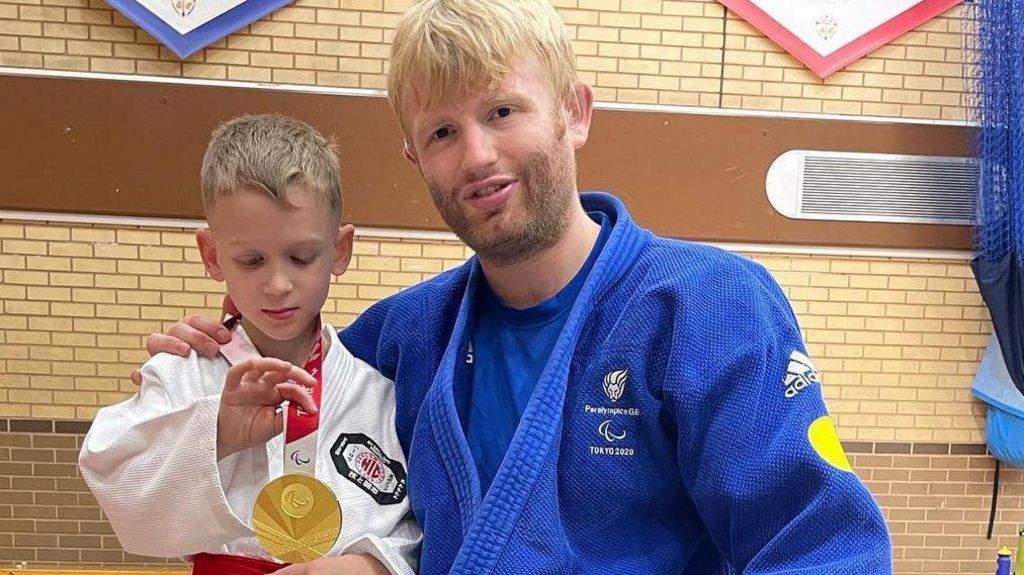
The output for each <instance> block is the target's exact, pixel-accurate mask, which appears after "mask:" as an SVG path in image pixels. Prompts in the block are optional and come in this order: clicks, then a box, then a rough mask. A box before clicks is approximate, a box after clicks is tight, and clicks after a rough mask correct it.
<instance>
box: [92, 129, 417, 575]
mask: <svg viewBox="0 0 1024 575" xmlns="http://www.w3.org/2000/svg"><path fill="white" fill-rule="evenodd" d="M339 172H340V168H339V165H338V161H337V157H336V155H335V151H334V147H333V145H332V144H331V142H330V141H329V140H327V139H326V138H324V137H323V136H322V135H321V134H319V133H318V132H317V131H316V130H314V129H313V128H312V127H310V126H309V125H307V124H304V123H302V122H299V121H297V120H294V119H291V118H287V117H284V116H280V115H263V116H244V117H241V118H236V119H234V120H231V121H229V122H227V123H225V124H223V125H222V126H220V127H218V128H217V129H216V130H215V131H214V133H213V137H212V139H211V142H210V144H209V147H208V149H207V151H206V155H205V157H204V159H203V168H202V193H203V207H204V210H205V213H206V217H207V221H208V224H209V229H203V230H199V231H198V232H197V234H196V239H197V243H198V245H199V251H200V254H201V256H202V260H203V263H204V265H205V266H206V269H207V271H208V272H209V274H210V275H211V276H212V277H213V278H214V279H215V280H217V281H220V282H225V283H226V284H227V291H228V295H229V296H230V299H231V301H232V302H233V303H234V305H235V306H236V307H237V309H238V311H239V312H240V321H238V322H237V323H238V326H237V327H235V338H236V342H237V340H238V339H239V338H240V340H241V341H242V342H244V343H246V344H251V345H252V346H253V347H255V349H256V350H258V352H259V355H261V356H262V358H258V359H250V360H246V361H243V362H241V363H237V364H236V365H234V366H231V365H230V364H229V362H228V361H227V359H225V358H224V357H215V358H212V359H210V358H203V357H200V356H198V355H197V354H196V353H194V352H193V353H191V354H190V355H189V356H187V357H178V356H174V355H169V354H159V355H156V356H154V357H153V358H152V359H151V360H150V361H149V362H147V363H146V365H145V366H144V367H143V370H142V373H143V378H144V382H143V385H142V386H141V388H140V390H139V393H137V394H136V395H135V396H133V397H132V398H130V399H128V400H127V401H124V402H122V403H119V404H117V405H113V406H110V407H107V408H104V409H102V410H100V412H99V413H98V414H97V416H96V420H95V422H94V423H93V425H92V428H91V430H90V432H89V434H88V435H87V437H86V438H85V442H84V445H83V447H82V452H81V457H80V461H79V463H80V466H81V469H82V475H83V477H84V478H85V480H86V482H87V483H88V485H89V487H90V489H92V491H93V493H94V494H95V495H96V498H97V500H98V501H99V503H100V504H101V506H102V507H103V510H104V512H105V513H106V514H107V516H108V517H109V519H110V522H111V524H112V525H113V527H114V531H115V532H116V533H117V536H118V538H119V539H120V541H121V544H122V545H123V546H124V548H125V549H126V550H127V551H129V552H132V553H137V554H141V555H153V556H164V557H167V556H188V557H190V558H191V559H192V560H193V561H194V572H196V573H199V572H214V571H216V572H218V573H231V572H239V573H240V572H243V571H244V570H247V569H250V568H258V569H262V571H263V572H272V571H277V569H278V568H281V567H284V566H283V565H279V564H275V563H273V562H272V561H269V560H270V559H271V558H270V556H269V555H268V554H267V553H265V552H264V551H263V550H262V549H261V547H260V545H259V542H258V541H257V539H256V537H255V536H254V532H253V530H252V529H251V528H250V525H251V519H252V509H253V504H254V501H255V499H256V496H257V494H258V492H259V490H260V489H261V488H262V487H263V486H264V485H266V484H267V483H268V482H269V481H271V480H273V479H274V478H275V477H279V476H281V474H282V471H283V468H284V464H283V449H284V446H283V439H282V436H281V431H282V415H281V413H280V410H278V409H276V408H277V406H278V405H279V404H280V403H281V402H282V401H284V400H286V399H288V400H291V401H293V402H295V403H297V404H299V406H300V407H301V408H302V409H304V410H306V411H307V412H310V413H313V412H317V411H319V413H320V424H319V431H318V433H319V437H318V441H317V447H316V455H317V457H316V466H315V467H316V469H315V475H316V477H317V478H318V479H319V480H320V481H322V482H323V483H325V484H326V485H327V486H328V487H330V489H331V490H332V491H333V492H334V494H335V495H336V496H337V499H338V502H339V503H340V506H341V509H342V513H343V526H342V530H341V534H340V536H339V538H338V541H337V543H336V544H335V545H334V546H333V548H331V550H330V552H329V553H328V557H324V558H321V559H319V560H317V561H315V562H312V563H308V564H306V565H294V566H291V567H287V568H285V569H283V570H281V571H280V573H307V572H311V571H310V568H317V569H322V570H325V571H326V570H330V571H332V572H338V573H346V574H349V573H389V572H390V573H413V571H414V565H415V555H414V554H415V553H416V551H417V548H418V544H419V541H420V531H419V528H418V527H417V526H416V524H415V522H414V521H413V520H412V519H411V514H410V513H409V503H408V500H407V499H406V496H405V479H404V478H405V457H404V455H403V453H402V449H401V446H400V444H399V441H398V438H397V435H396V432H395V401H394V388H393V382H392V381H391V380H389V379H387V378H385V377H384V376H382V375H381V374H380V373H379V372H377V371H376V370H375V369H373V368H372V367H370V366H369V365H367V364H366V363H364V362H362V361H360V360H358V359H356V358H354V357H353V356H352V355H351V354H350V353H349V352H348V350H346V349H345V347H344V346H343V345H342V344H341V343H340V341H339V340H338V336H337V330H336V329H335V328H334V327H332V326H330V325H326V324H325V325H321V321H320V310H321V308H322V307H323V304H324V301H325V300H326V298H327V293H328V288H329V287H330V282H331V275H332V274H333V275H341V274H342V273H344V271H345V269H346V267H347V266H348V263H349V260H350V258H351V254H352V235H353V228H352V226H351V225H341V223H340V221H341V187H340V186H341V184H340V177H339V176H340V174H339ZM318 338H323V339H322V340H321V341H322V343H323V346H324V348H323V369H322V374H323V383H322V395H321V403H320V406H319V409H318V408H317V407H316V406H315V405H314V403H313V399H312V396H311V394H310V393H308V390H307V389H304V388H308V387H312V386H313V385H314V384H315V382H316V380H315V379H314V378H313V377H312V376H310V374H309V373H307V372H306V371H303V370H302V369H300V368H298V367H296V366H302V365H304V362H305V361H306V360H307V358H308V357H309V356H310V351H311V349H312V348H313V344H314V342H315V341H316V340H317V339H318ZM343 437H344V438H345V441H346V442H356V443H358V442H364V443H365V444H366V446H364V447H368V449H367V451H369V450H372V452H373V453H382V455H383V457H382V458H378V460H377V461H375V463H377V464H380V465H379V466H374V465H370V466H368V467H365V468H360V467H359V466H352V465H349V464H348V463H351V462H346V461H345V459H344V458H345V454H343V453H341V450H339V449H332V446H333V445H334V444H335V443H336V442H338V441H341V440H342V438H343ZM369 446H372V447H369ZM371 457H373V456H371ZM364 458H365V456H364ZM382 470H390V476H389V479H390V481H389V482H388V483H387V484H379V485H375V483H374V482H375V481H377V482H378V483H380V480H381V479H382V478H383V477H384V476H385V475H387V472H386V471H385V472H382ZM232 570H234V571H232ZM244 572H250V571H244Z"/></svg>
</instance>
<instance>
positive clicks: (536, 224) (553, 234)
mask: <svg viewBox="0 0 1024 575" xmlns="http://www.w3.org/2000/svg"><path fill="white" fill-rule="evenodd" d="M552 144H553V145H552V146H550V147H549V148H548V149H547V150H539V151H537V152H536V153H534V154H533V155H531V156H529V157H528V158H526V160H525V161H523V162H521V163H519V164H518V166H517V169H516V171H515V172H514V173H513V174H511V175H512V176H513V177H516V178H518V179H519V190H518V195H520V196H521V198H515V197H513V198H510V202H509V203H508V204H506V205H505V206H503V207H502V213H501V214H499V215H497V216H493V218H497V219H499V220H500V222H494V221H477V222H472V221H470V220H469V219H468V218H467V217H466V214H465V213H463V212H462V210H460V209H459V198H458V197H457V194H456V193H453V192H450V191H446V190H442V189H440V188H439V187H436V186H433V185H430V186H428V187H429V188H430V194H431V197H433V199H434V205H435V206H436V207H437V210H438V211H439V212H440V213H441V217H442V218H443V219H444V221H445V223H447V224H448V227H450V228H451V229H452V231H453V232H455V235H457V236H458V237H459V239H461V240H462V241H463V242H465V244H466V245H467V246H469V247H470V248H471V249H472V250H473V251H474V252H476V254H477V256H479V257H480V259H481V260H484V261H487V262H488V263H492V264H497V265H503V266H505V265H511V264H516V263H520V262H523V261H526V260H528V259H530V258H531V257H533V256H535V255H537V254H538V253H540V252H542V251H544V250H546V249H548V248H550V247H551V246H553V245H554V244H555V243H556V242H557V241H558V240H560V239H561V238H562V236H564V235H565V233H566V231H567V229H568V224H569V218H570V215H571V214H572V207H573V202H574V201H577V200H576V198H577V194H576V165H575V160H574V158H573V155H572V154H570V153H566V152H565V151H564V150H562V149H561V146H562V145H564V144H563V143H562V142H561V141H558V140H556V141H554V142H552Z"/></svg>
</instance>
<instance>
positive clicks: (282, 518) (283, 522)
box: [252, 473, 341, 563]
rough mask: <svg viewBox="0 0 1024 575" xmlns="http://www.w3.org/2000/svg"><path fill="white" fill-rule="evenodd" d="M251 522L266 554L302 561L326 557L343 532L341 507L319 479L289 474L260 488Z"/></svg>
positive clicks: (281, 559)
mask: <svg viewBox="0 0 1024 575" xmlns="http://www.w3.org/2000/svg"><path fill="white" fill-rule="evenodd" d="M252 523H253V529H254V530H255V531H256V538H257V539H259V541H260V545H262V546H263V549H264V550H265V551H266V552H267V553H269V554H271V555H273V556H274V557H275V558H277V559H278V560H280V561H285V562H288V563H302V562H305V561H312V560H313V559H317V558H319V557H323V556H324V555H326V554H327V552H328V551H330V550H331V547H334V544H335V542H337V541H338V536H339V535H340V534H341V507H340V506H339V504H338V498H337V497H335V496H334V493H333V492H332V491H331V490H330V488H328V487H327V486H326V485H324V484H323V483H322V482H321V481H320V480H318V479H316V478H315V477H310V476H309V475H303V474H300V473H289V474H287V475H282V476H281V477H278V478H277V479H275V480H273V481H271V482H270V483H268V484H267V485H266V486H265V487H264V488H263V489H262V490H260V494H259V495H258V496H257V497H256V505H255V507H254V508H253V510H252Z"/></svg>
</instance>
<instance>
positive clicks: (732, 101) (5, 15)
mask: <svg viewBox="0 0 1024 575" xmlns="http://www.w3.org/2000/svg"><path fill="white" fill-rule="evenodd" d="M411 3H412V2H411V0H298V2H296V3H295V4H294V5H291V6H288V7H285V8H282V9H280V10H278V11H277V12H275V13H274V14H273V15H271V16H270V17H268V18H266V19H264V20H262V21H260V22H257V23H254V24H252V25H251V26H247V27H246V28H244V29H242V30H241V31H239V32H238V33H235V34H233V35H231V36H230V37H228V38H226V39H224V40H221V41H219V42H217V43H215V44H213V45H212V46H210V47H208V48H206V49H204V50H201V51H200V52H198V53H196V54H194V55H192V56H191V57H190V58H188V59H187V60H185V61H180V60H179V59H178V58H177V57H176V56H175V55H174V54H173V53H171V52H170V51H169V50H167V49H166V48H164V47H162V46H160V45H159V44H158V43H157V42H156V41H155V40H154V39H153V38H151V37H150V36H149V35H148V34H146V33H145V32H143V31H142V30H140V29H138V28H137V27H135V26H134V25H133V24H132V23H131V22H130V21H128V20H127V19H125V18H124V17H123V16H121V15H120V14H118V13H117V12H116V11H114V10H112V9H111V8H110V7H109V6H107V4H105V3H104V2H102V0H0V66H14V67H24V68H46V69H52V70H78V71H91V72H113V73H120V74H146V75H157V76H181V77H187V78H206V79H219V80H240V81H253V82H278V83H290V84H303V85H320V86H343V87H350V88H383V87H384V84H385V74H386V73H387V56H388V50H389V42H390V37H391V30H392V28H393V26H394V23H395V21H396V20H397V18H398V17H399V16H400V15H401V13H402V12H404V11H405V10H406V9H407V8H408V6H410V5H411ZM554 4H555V6H556V7H557V8H558V10H559V12H560V14H561V15H562V18H563V19H564V20H565V22H566V23H567V24H568V26H569V30H570V33H571V34H572V37H573V39H574V46H575V49H576V53H577V55H578V63H579V69H580V72H581V75H582V77H583V79H585V80H586V81H588V82H591V83H592V84H593V85H594V87H595V93H596V95H597V98H598V99H599V100H605V101H614V102H631V103H660V104H679V105H687V106H711V107H725V108H742V109H749V110H783V111H793V112H823V113H836V114H854V115H860V114H865V115H879V116H894V117H908V118H942V119H954V120H956V119H962V118H963V117H964V110H963V107H962V106H963V103H962V99H963V82H962V80H961V78H962V77H963V74H962V71H961V60H962V50H961V46H962V44H963V42H962V33H961V27H962V9H961V8H953V9H951V10H950V11H949V12H947V13H946V14H945V15H943V16H940V17H938V18H936V19H934V20H932V21H931V22H928V23H927V24H925V25H923V26H922V27H920V28H919V29H917V30H915V31H912V32H910V33H907V34H905V35H903V36H901V37H900V38H898V39H896V40H895V41H893V42H892V43H890V44H889V45H887V46H885V47H882V48H880V49H878V50H876V51H875V52H873V53H872V54H869V55H868V56H867V57H866V58H864V59H862V60H861V61H859V62H857V63H854V64H852V65H851V66H850V67H849V68H847V69H846V70H845V71H842V72H839V73H837V74H835V75H833V76H831V77H830V78H828V79H827V80H825V81H822V80H820V79H818V78H817V76H815V75H813V74H812V73H810V72H809V71H807V70H806V69H805V68H804V66H803V65H802V64H800V63H799V62H798V61H797V60H795V59H793V58H792V57H791V56H789V55H788V54H787V53H785V52H784V51H782V50H781V49H779V48H778V47H777V46H776V45H775V44H773V43H772V42H771V41H770V40H768V39H766V38H765V37H763V36H762V35H761V34H760V33H759V32H757V31H756V30H755V29H753V28H752V27H751V26H750V25H748V24H747V23H746V22H744V21H743V20H741V19H739V18H738V17H737V16H736V15H735V14H733V13H731V12H729V11H727V10H725V9H724V7H722V5H721V4H718V3H717V2H714V1H712V0H556V1H555V2H554Z"/></svg>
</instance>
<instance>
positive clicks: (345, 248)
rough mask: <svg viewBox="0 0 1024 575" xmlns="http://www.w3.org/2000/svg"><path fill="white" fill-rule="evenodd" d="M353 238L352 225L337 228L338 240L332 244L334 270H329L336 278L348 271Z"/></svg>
mask: <svg viewBox="0 0 1024 575" xmlns="http://www.w3.org/2000/svg"><path fill="white" fill-rule="evenodd" d="M354 236H355V228H354V227H352V224H345V225H343V226H341V227H340V228H338V238H337V240H335V243H334V268H333V269H332V270H331V273H333V274H334V275H336V276H340V275H341V274H343V273H345V270H347V269H348V264H349V263H350V262H351V261H352V242H353V237H354Z"/></svg>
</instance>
